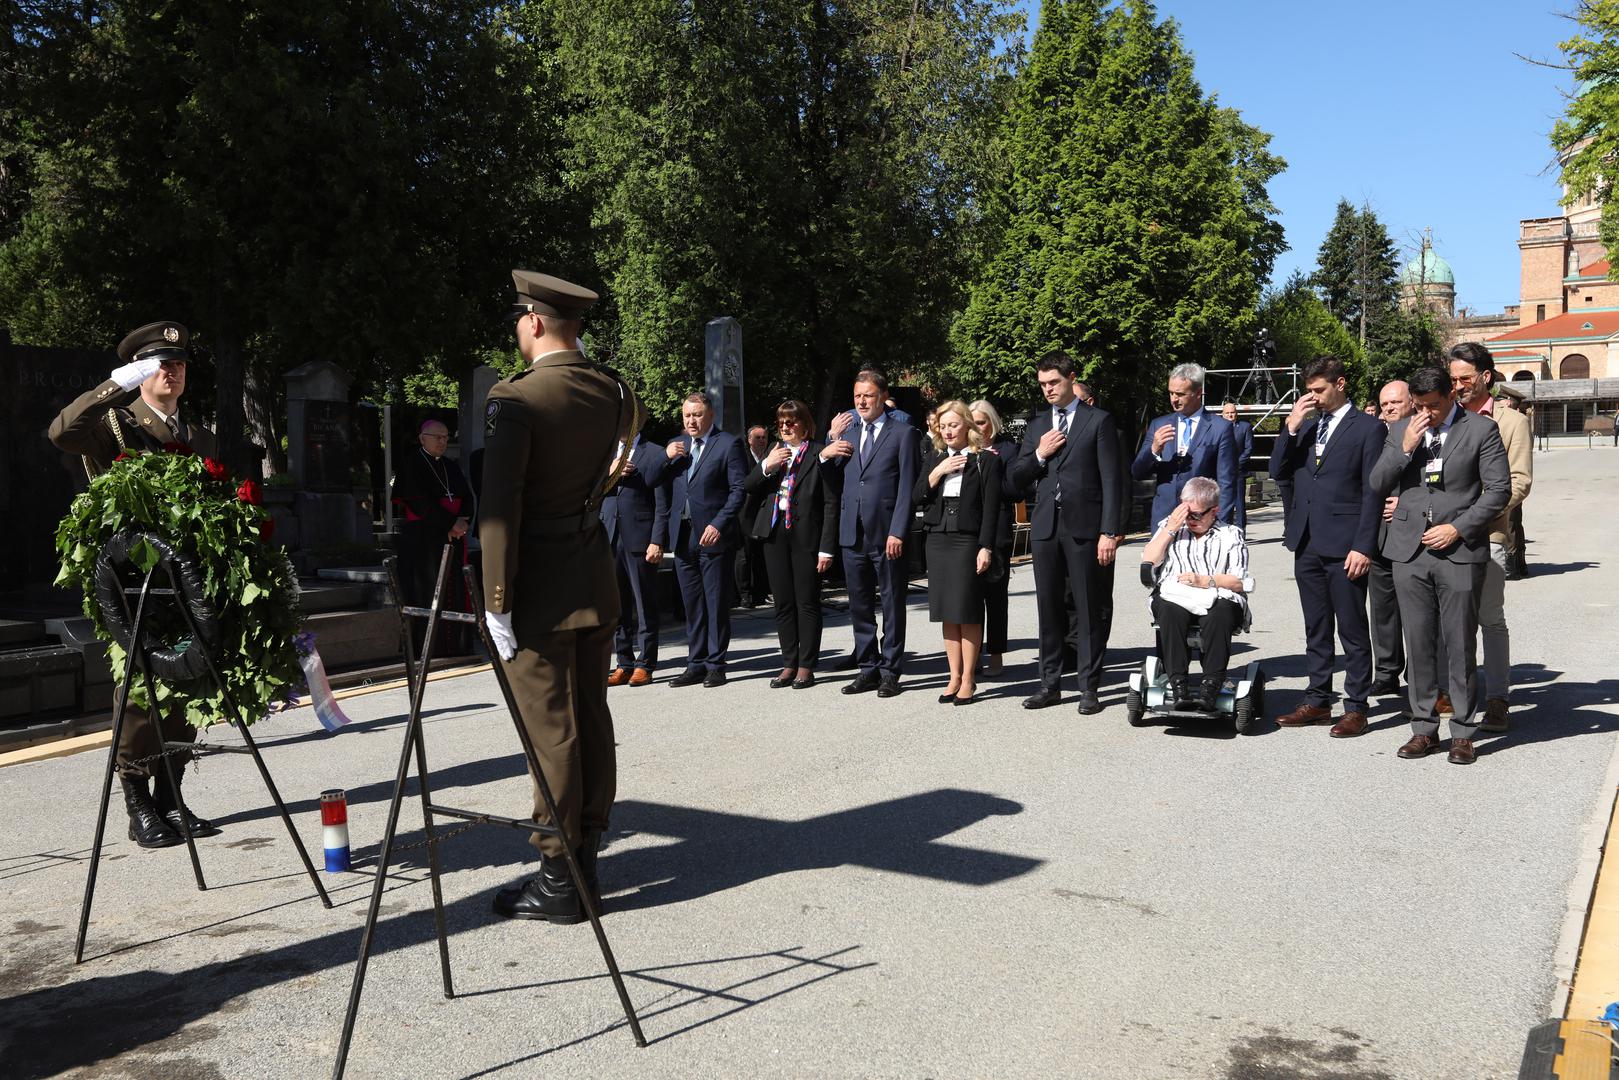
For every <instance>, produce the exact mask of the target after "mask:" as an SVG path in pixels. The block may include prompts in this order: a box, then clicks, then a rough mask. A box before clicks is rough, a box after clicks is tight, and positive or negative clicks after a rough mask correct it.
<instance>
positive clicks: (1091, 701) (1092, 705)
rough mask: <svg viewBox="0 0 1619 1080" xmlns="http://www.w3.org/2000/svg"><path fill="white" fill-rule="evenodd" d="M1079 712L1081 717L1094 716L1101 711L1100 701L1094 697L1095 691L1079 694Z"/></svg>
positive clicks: (1085, 691) (1084, 691)
mask: <svg viewBox="0 0 1619 1080" xmlns="http://www.w3.org/2000/svg"><path fill="white" fill-rule="evenodd" d="M1079 711H1080V715H1082V716H1095V715H1096V714H1097V713H1099V712H1101V711H1102V699H1101V698H1099V697H1097V696H1096V691H1095V690H1081V691H1080V692H1079Z"/></svg>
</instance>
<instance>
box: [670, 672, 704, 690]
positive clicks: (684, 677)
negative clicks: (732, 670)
mask: <svg viewBox="0 0 1619 1080" xmlns="http://www.w3.org/2000/svg"><path fill="white" fill-rule="evenodd" d="M707 676H708V673H707V672H706V671H704V670H703V669H702V668H687V669H686V670H685V671H682V672H681V673H680V674H679V675H676V676H675V677H674V678H672V679H670V680H669V685H670V686H696V685H697V684H698V683H700V682H702V681H703V680H704V679H705V678H707Z"/></svg>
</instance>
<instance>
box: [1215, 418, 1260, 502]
mask: <svg viewBox="0 0 1619 1080" xmlns="http://www.w3.org/2000/svg"><path fill="white" fill-rule="evenodd" d="M1220 415H1221V416H1222V417H1224V418H1225V421H1226V423H1228V424H1230V425H1231V434H1232V435H1233V436H1235V437H1236V440H1237V496H1238V498H1237V514H1236V516H1235V517H1233V518H1232V519H1231V520H1232V522H1233V523H1234V524H1235V525H1236V526H1237V528H1239V529H1246V528H1247V527H1248V504H1247V502H1246V501H1245V500H1246V498H1247V487H1248V462H1249V461H1250V460H1252V459H1253V456H1254V425H1252V424H1250V423H1249V422H1248V421H1246V420H1239V419H1237V403H1236V402H1235V401H1228V402H1226V403H1225V404H1224V405H1222V406H1220Z"/></svg>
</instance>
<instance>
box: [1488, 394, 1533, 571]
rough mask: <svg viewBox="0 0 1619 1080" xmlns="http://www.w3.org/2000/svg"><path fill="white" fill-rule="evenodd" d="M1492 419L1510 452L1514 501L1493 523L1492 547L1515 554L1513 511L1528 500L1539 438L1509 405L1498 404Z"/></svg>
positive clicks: (1491, 415) (1509, 465)
mask: <svg viewBox="0 0 1619 1080" xmlns="http://www.w3.org/2000/svg"><path fill="white" fill-rule="evenodd" d="M1490 419H1491V420H1494V421H1495V427H1496V430H1497V431H1499V432H1500V433H1501V445H1502V446H1504V447H1506V450H1507V467H1508V468H1510V469H1511V470H1512V497H1511V498H1510V499H1508V500H1507V508H1506V509H1505V510H1503V511H1501V513H1500V514H1499V515H1498V516H1497V517H1496V519H1495V520H1494V521H1492V522H1490V543H1492V544H1501V545H1503V546H1504V547H1505V548H1506V549H1507V550H1508V551H1512V550H1514V549H1515V548H1516V547H1517V536H1516V535H1515V534H1514V532H1513V530H1512V511H1513V510H1515V509H1517V507H1518V505H1519V504H1520V503H1522V502H1523V500H1524V499H1525V498H1527V497H1528V495H1529V488H1530V485H1531V484H1533V483H1534V479H1535V465H1534V448H1535V438H1534V436H1533V435H1532V434H1530V431H1529V418H1528V417H1527V416H1525V415H1524V414H1523V413H1521V412H1515V411H1513V410H1512V409H1509V408H1507V407H1506V406H1505V405H1501V404H1497V405H1496V406H1495V409H1494V411H1493V412H1491V414H1490Z"/></svg>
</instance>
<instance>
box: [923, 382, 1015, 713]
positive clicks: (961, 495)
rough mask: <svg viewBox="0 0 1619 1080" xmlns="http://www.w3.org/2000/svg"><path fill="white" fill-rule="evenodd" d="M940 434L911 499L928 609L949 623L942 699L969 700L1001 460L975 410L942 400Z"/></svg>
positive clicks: (991, 548) (980, 638) (979, 642)
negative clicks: (917, 511) (921, 544)
mask: <svg viewBox="0 0 1619 1080" xmlns="http://www.w3.org/2000/svg"><path fill="white" fill-rule="evenodd" d="M935 415H936V416H937V417H938V424H939V426H938V434H936V435H935V436H934V437H933V448H932V449H931V450H929V451H928V454H927V457H926V459H925V460H924V461H923V462H922V471H921V475H920V476H918V477H917V481H916V492H915V497H914V499H913V502H914V504H915V505H916V506H917V507H919V508H921V510H922V532H923V534H924V536H925V538H926V548H927V556H928V617H929V618H930V619H932V620H933V621H934V622H937V623H943V624H944V654H945V656H946V657H947V658H948V659H949V661H950V685H949V686H947V687H946V688H945V692H944V693H943V694H941V695H940V697H939V702H940V703H941V704H944V703H946V702H949V703H953V704H956V705H971V704H972V701H973V694H974V692H975V691H976V689H977V682H978V649H979V646H980V645H982V644H983V642H984V578H983V575H984V572H985V571H987V570H988V569H989V568H990V563H991V561H992V559H993V556H994V547H995V529H996V526H997V524H998V522H999V518H1000V508H1001V462H1000V459H999V458H997V457H996V456H995V455H994V454H990V453H985V452H984V440H983V438H982V436H980V435H979V434H978V429H977V428H976V427H974V426H973V418H972V414H971V413H969V412H968V411H967V406H966V405H964V404H962V403H961V402H959V401H947V402H945V403H944V404H943V405H940V406H939V408H938V409H937V411H936V413H935Z"/></svg>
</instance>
